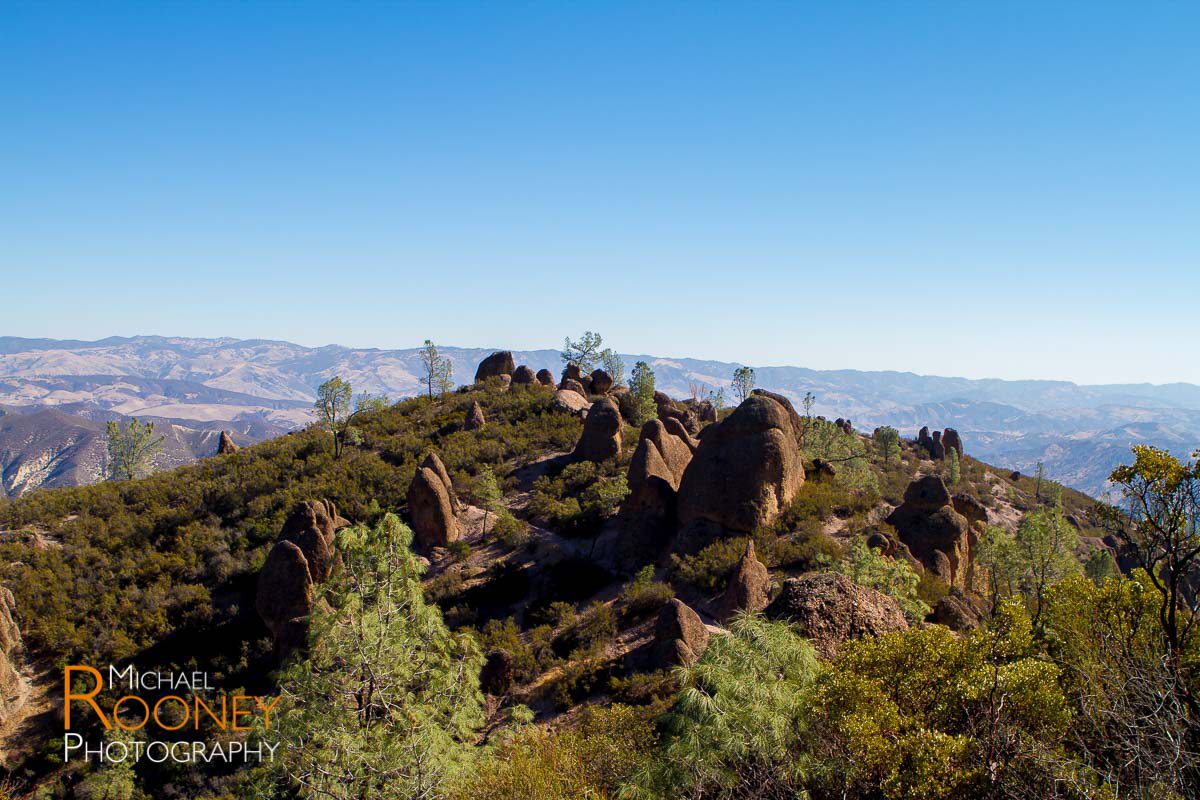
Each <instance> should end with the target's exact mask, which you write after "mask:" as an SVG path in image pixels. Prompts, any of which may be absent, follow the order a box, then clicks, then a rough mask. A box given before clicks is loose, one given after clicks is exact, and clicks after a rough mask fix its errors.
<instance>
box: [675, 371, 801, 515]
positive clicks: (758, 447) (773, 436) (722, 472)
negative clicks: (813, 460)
mask: <svg viewBox="0 0 1200 800" xmlns="http://www.w3.org/2000/svg"><path fill="white" fill-rule="evenodd" d="M797 421H798V417H797V415H796V412H795V409H793V408H792V405H791V403H790V402H789V401H788V400H787V399H786V398H782V397H778V396H771V395H768V394H753V395H751V396H750V397H748V398H746V400H745V402H743V403H742V404H741V405H740V406H738V407H737V409H736V410H735V411H734V412H733V413H732V414H730V415H729V416H728V417H727V418H726V419H725V420H723V421H722V422H720V423H717V424H716V425H710V426H709V427H707V428H705V434H704V437H703V438H702V439H701V440H700V444H699V446H698V447H697V448H696V454H695V456H694V457H693V458H692V461H691V463H690V464H689V465H688V468H687V471H686V472H685V473H684V475H683V480H682V481H681V483H680V486H679V519H680V523H681V524H683V525H685V526H686V525H689V524H691V523H701V524H711V525H716V526H718V527H720V528H722V529H724V530H727V531H736V532H742V533H748V532H750V531H753V530H754V529H755V528H757V527H758V526H760V525H764V524H766V523H768V522H770V521H771V520H773V519H774V518H775V517H776V516H777V515H778V514H779V512H780V511H782V510H783V509H784V508H785V507H786V506H787V504H788V503H790V502H791V500H792V498H793V497H795V495H796V492H797V491H798V490H799V489H800V487H801V486H802V485H803V484H804V463H803V457H802V456H801V453H800V445H799V441H798V438H797V434H798V431H797V428H796V422H797Z"/></svg>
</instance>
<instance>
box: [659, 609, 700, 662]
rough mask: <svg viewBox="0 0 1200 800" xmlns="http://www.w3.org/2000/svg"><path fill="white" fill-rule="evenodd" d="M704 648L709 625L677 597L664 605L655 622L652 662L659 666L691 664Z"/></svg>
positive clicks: (697, 658)
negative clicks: (706, 625)
mask: <svg viewBox="0 0 1200 800" xmlns="http://www.w3.org/2000/svg"><path fill="white" fill-rule="evenodd" d="M706 649H708V628H706V627H704V622H703V621H701V619H700V616H699V615H698V614H697V613H696V612H695V611H693V610H692V609H691V608H690V607H689V606H688V605H687V604H685V603H684V602H683V601H682V600H679V599H678V598H675V599H673V600H671V602H669V603H667V604H666V605H665V606H663V608H662V610H661V611H660V612H658V619H657V620H656V621H655V625H654V645H653V657H652V658H653V663H654V665H655V666H656V667H658V668H659V669H664V668H668V667H674V666H690V665H691V664H695V663H696V661H697V660H699V658H700V656H702V655H704V651H705V650H706Z"/></svg>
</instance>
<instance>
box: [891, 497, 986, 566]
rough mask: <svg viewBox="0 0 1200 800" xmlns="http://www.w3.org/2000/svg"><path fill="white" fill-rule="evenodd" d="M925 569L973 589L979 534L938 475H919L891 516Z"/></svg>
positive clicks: (892, 521)
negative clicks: (977, 536)
mask: <svg viewBox="0 0 1200 800" xmlns="http://www.w3.org/2000/svg"><path fill="white" fill-rule="evenodd" d="M887 522H888V523H889V524H891V525H892V526H893V527H894V528H895V529H896V532H897V534H898V535H899V537H900V541H901V542H902V543H904V544H905V545H906V546H907V547H908V549H909V551H910V552H911V553H912V554H913V556H915V557H916V558H917V560H918V561H920V562H921V564H922V566H924V568H925V569H927V570H930V571H932V572H933V573H934V574H935V575H937V576H938V577H939V578H941V579H942V580H943V581H945V582H946V584H947V585H949V586H957V587H958V588H960V589H970V588H971V582H972V577H973V569H972V564H973V557H974V553H973V550H974V546H975V534H974V533H973V532H972V531H971V525H970V523H969V522H968V521H967V518H966V517H964V516H963V515H962V514H960V513H959V512H957V511H955V510H954V506H953V504H952V501H951V497H950V492H949V490H947V489H946V484H945V483H943V482H942V479H941V478H940V477H938V476H937V475H925V476H922V477H920V478H917V479H916V480H914V481H913V482H912V483H910V484H909V485H908V488H907V489H905V490H904V502H903V503H901V504H900V506H899V507H898V508H896V510H895V511H893V512H892V513H891V515H890V516H889V517H888V518H887Z"/></svg>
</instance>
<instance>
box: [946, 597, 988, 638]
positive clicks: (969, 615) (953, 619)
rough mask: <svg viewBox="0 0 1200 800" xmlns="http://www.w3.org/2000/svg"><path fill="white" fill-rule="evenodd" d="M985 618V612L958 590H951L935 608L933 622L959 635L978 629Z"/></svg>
mask: <svg viewBox="0 0 1200 800" xmlns="http://www.w3.org/2000/svg"><path fill="white" fill-rule="evenodd" d="M983 616H984V614H983V610H982V609H981V608H979V607H978V606H977V605H975V604H974V603H973V602H972V601H971V600H970V598H968V597H967V596H966V595H965V594H963V593H962V592H961V591H959V590H958V589H951V590H950V591H949V593H947V594H946V596H945V597H943V598H942V599H941V600H939V601H938V602H937V605H935V606H934V607H933V621H934V622H936V623H938V624H939V625H945V626H946V627H947V628H949V629H950V630H952V631H958V632H959V633H964V632H966V631H972V630H975V629H976V628H978V627H979V624H980V622H982V621H983Z"/></svg>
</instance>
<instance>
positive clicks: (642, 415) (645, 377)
mask: <svg viewBox="0 0 1200 800" xmlns="http://www.w3.org/2000/svg"><path fill="white" fill-rule="evenodd" d="M629 392H630V394H632V395H633V403H634V419H633V420H632V422H633V425H634V427H639V426H641V425H644V424H645V423H646V422H648V421H649V420H652V419H654V418H655V417H656V416H658V404H657V403H655V402H654V370H652V369H650V365H649V364H647V363H646V362H645V361H639V362H637V363H636V364H634V365H633V374H632V375H630V377H629Z"/></svg>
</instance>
